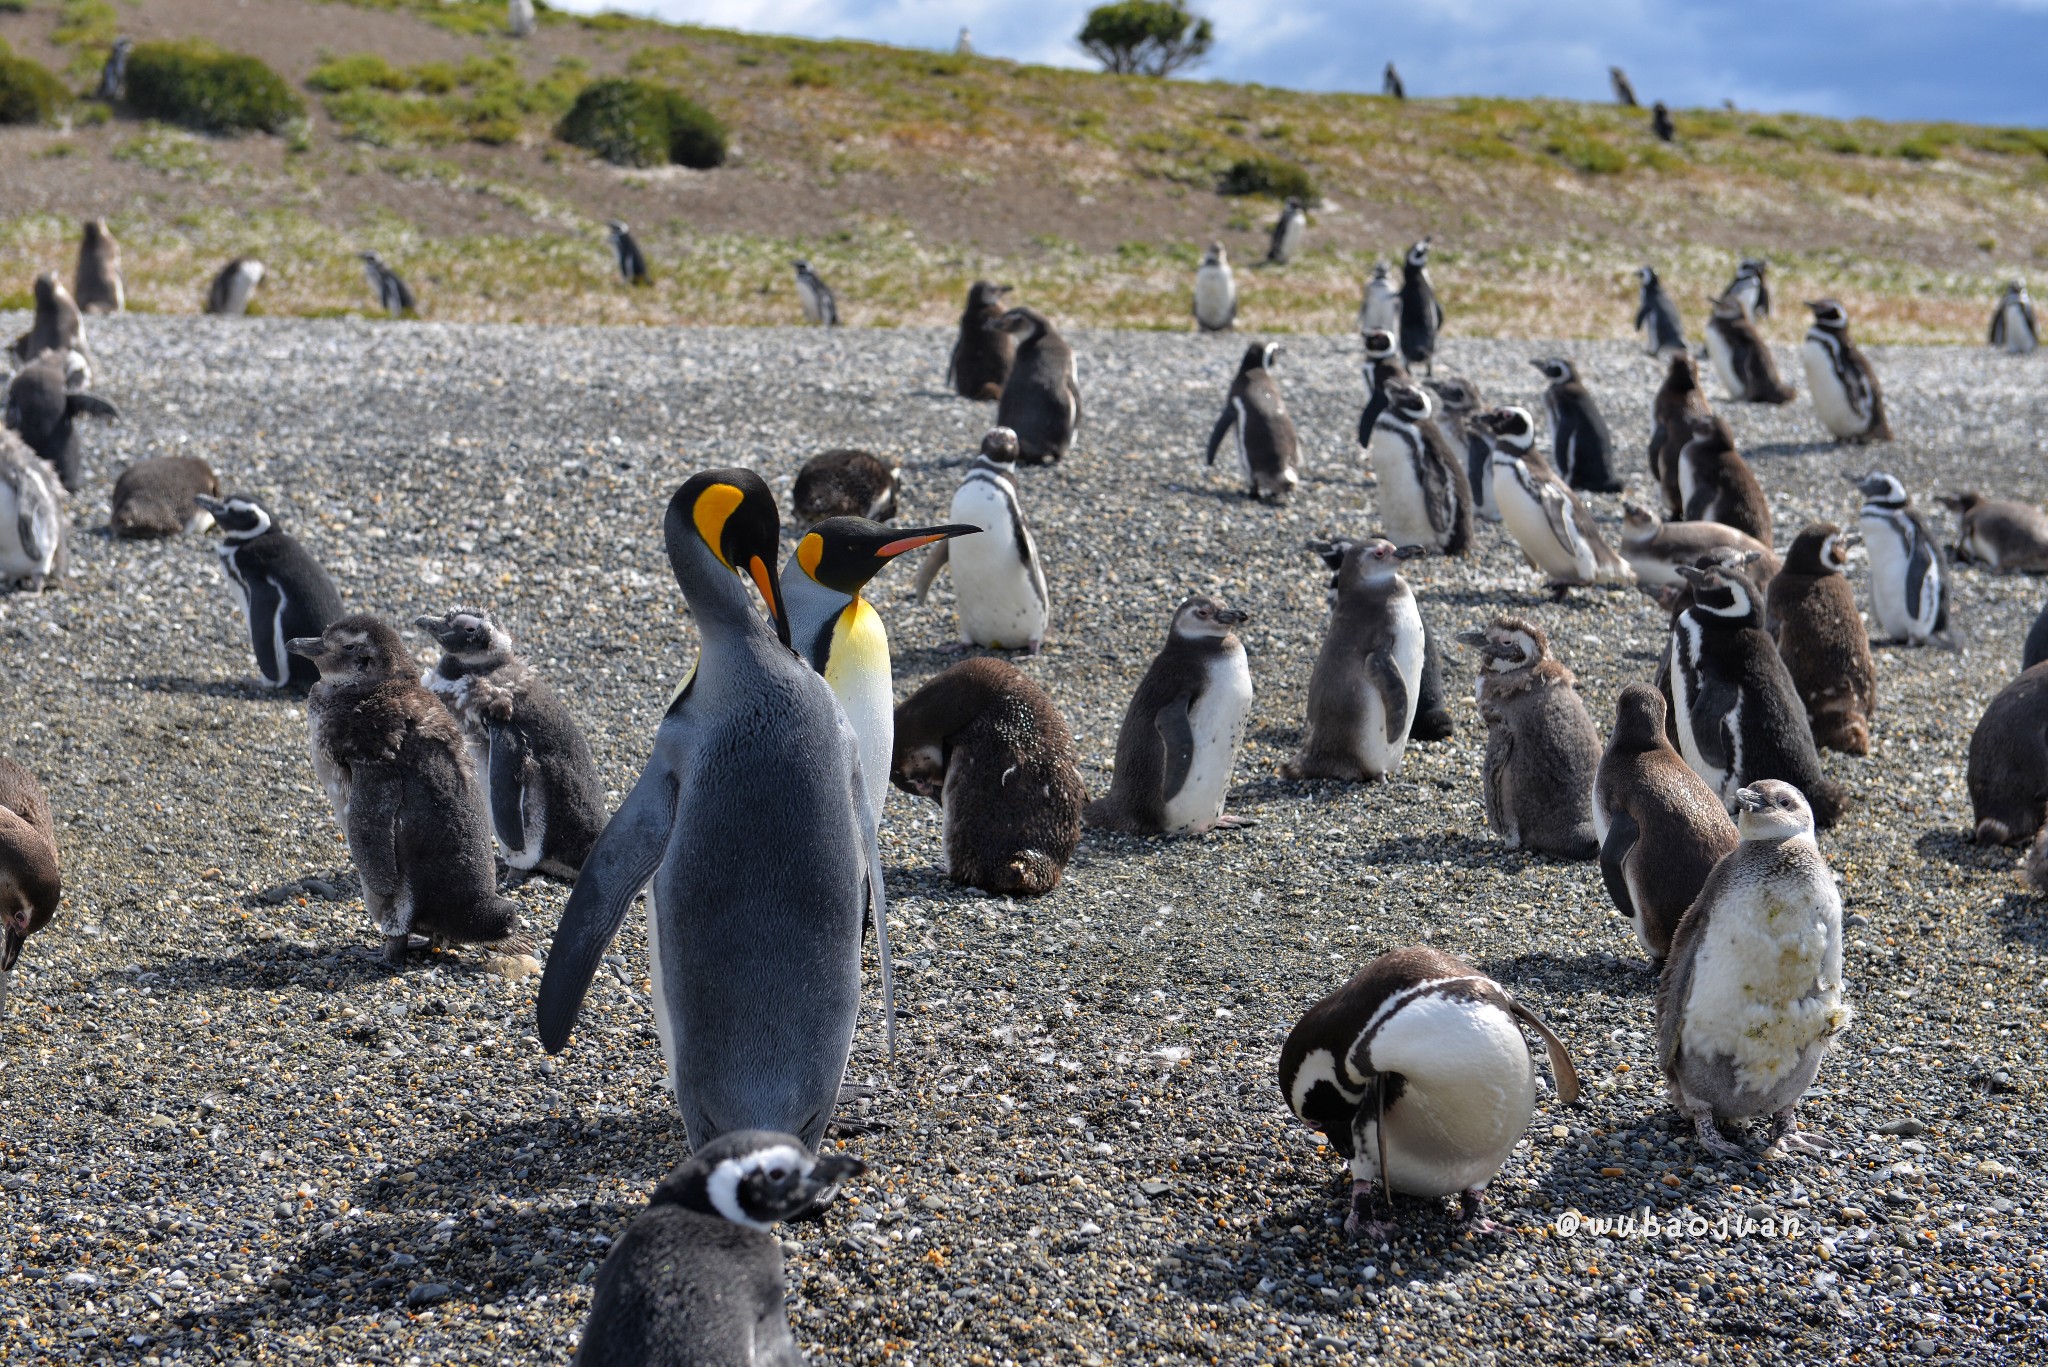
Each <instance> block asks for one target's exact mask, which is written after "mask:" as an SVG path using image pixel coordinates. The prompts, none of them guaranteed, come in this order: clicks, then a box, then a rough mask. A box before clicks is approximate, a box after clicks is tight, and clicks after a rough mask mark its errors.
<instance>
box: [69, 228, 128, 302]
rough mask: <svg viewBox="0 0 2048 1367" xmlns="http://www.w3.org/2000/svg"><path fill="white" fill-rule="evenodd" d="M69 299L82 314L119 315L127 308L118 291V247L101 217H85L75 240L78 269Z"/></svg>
mask: <svg viewBox="0 0 2048 1367" xmlns="http://www.w3.org/2000/svg"><path fill="white" fill-rule="evenodd" d="M71 297H72V298H73V299H76V300H77V301H78V307H79V309H80V311H82V312H85V313H119V312H121V310H122V309H123V308H124V307H126V305H127V296H126V295H125V294H124V293H123V291H122V289H121V244H120V243H118V242H116V241H114V234H113V232H112V231H111V230H110V229H109V228H108V227H107V221H106V220H105V219H104V218H89V219H87V220H86V221H85V228H84V231H83V232H81V233H80V235H79V239H78V269H77V271H76V272H75V273H74V274H73V276H72V278H71Z"/></svg>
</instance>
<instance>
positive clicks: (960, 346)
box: [946, 280, 1017, 401]
mask: <svg viewBox="0 0 2048 1367" xmlns="http://www.w3.org/2000/svg"><path fill="white" fill-rule="evenodd" d="M1009 292H1010V287H1009V286H1008V285H997V284H993V283H991V282H990V281H987V280H977V281H975V282H974V283H973V284H972V285H971V286H969V287H968V290H967V305H966V307H965V308H963V309H962V310H961V311H960V335H959V336H958V337H956V338H954V339H953V354H952V355H951V356H949V357H947V358H946V383H947V384H950V385H952V386H953V392H954V393H955V394H958V395H959V396H960V397H961V398H963V399H980V400H984V401H987V400H992V399H1000V398H1001V397H1003V382H1004V381H1005V380H1008V379H1009V378H1010V365H1011V363H1012V362H1013V361H1015V360H1016V358H1017V345H1016V343H1015V342H1012V341H1011V340H1010V334H1009V333H1007V332H999V331H997V330H996V329H995V328H994V327H992V326H990V325H991V324H992V323H994V322H995V320H996V319H998V318H1000V317H1002V316H1003V296H1004V295H1006V294H1008V293H1009Z"/></svg>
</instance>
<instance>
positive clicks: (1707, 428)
mask: <svg viewBox="0 0 2048 1367" xmlns="http://www.w3.org/2000/svg"><path fill="white" fill-rule="evenodd" d="M1688 430H1690V432H1691V433H1692V440H1690V441H1688V442H1687V443H1686V444H1685V447H1684V449H1683V450H1681V451H1680V452H1679V453H1678V490H1679V493H1680V494H1681V495H1682V496H1683V497H1684V499H1685V516H1686V518H1687V519H1688V520H1689V521H1693V522H1718V523H1720V524H1721V525H1722V526H1724V527H1733V528H1735V530H1737V531H1739V532H1747V533H1748V534H1749V535H1751V536H1753V537H1755V538H1756V539H1757V540H1758V541H1760V542H1762V543H1763V544H1764V545H1765V546H1766V547H1768V546H1770V545H1771V544H1772V542H1771V505H1770V502H1769V501H1768V500H1767V499H1765V498H1764V489H1763V486H1762V485H1761V484H1758V483H1757V482H1756V472H1755V471H1754V470H1751V469H1750V468H1749V462H1748V461H1746V460H1744V459H1743V458H1742V453H1741V452H1739V451H1737V450H1736V449H1735V433H1734V431H1733V430H1732V429H1730V428H1729V426H1728V420H1727V419H1726V418H1723V417H1721V416H1720V415H1718V414H1712V413H1710V414H1707V415H1706V416H1704V417H1694V418H1693V419H1692V421H1691V425H1690V428H1689V429H1688Z"/></svg>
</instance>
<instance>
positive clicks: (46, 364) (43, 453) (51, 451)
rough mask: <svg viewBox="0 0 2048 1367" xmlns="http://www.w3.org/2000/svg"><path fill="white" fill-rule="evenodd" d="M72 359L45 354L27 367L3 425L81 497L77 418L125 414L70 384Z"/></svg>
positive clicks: (12, 387)
mask: <svg viewBox="0 0 2048 1367" xmlns="http://www.w3.org/2000/svg"><path fill="white" fill-rule="evenodd" d="M68 360H69V358H68V356H67V355H66V353H64V352H61V351H46V352H44V353H43V354H42V355H40V356H38V357H36V359H34V360H33V361H30V362H29V363H28V364H27V365H25V366H23V367H22V368H21V370H20V371H19V372H18V373H17V374H16V375H15V377H14V378H13V379H12V380H11V381H9V382H8V385H7V404H6V407H5V409H4V411H0V424H4V425H5V426H6V427H8V428H10V429H12V430H13V431H14V432H15V434H16V435H18V436H19V437H20V438H21V439H22V441H23V442H25V443H26V444H27V446H28V449H29V450H31V451H33V452H35V453H36V455H38V456H40V457H41V458H42V459H44V460H46V461H48V462H49V463H50V468H51V469H53V470H55V471H56V472H57V478H58V479H59V480H60V481H61V482H62V483H63V485H64V487H65V488H66V489H67V490H69V491H71V492H72V493H76V492H78V490H79V488H80V487H81V486H82V485H84V483H85V447H84V443H83V442H81V441H80V440H79V436H78V419H80V418H82V417H94V418H118V417H120V416H121V412H120V410H119V409H117V408H115V407H114V405H112V404H110V403H108V402H107V401H106V400H105V399H102V398H101V397H99V396H98V395H97V394H88V393H86V392H85V391H84V390H82V389H79V388H76V387H74V386H70V385H68V384H67V376H66V373H65V366H66V364H67V363H68Z"/></svg>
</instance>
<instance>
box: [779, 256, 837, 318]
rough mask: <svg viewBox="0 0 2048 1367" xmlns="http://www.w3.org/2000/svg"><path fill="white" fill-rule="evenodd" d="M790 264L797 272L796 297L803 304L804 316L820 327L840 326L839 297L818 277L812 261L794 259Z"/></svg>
mask: <svg viewBox="0 0 2048 1367" xmlns="http://www.w3.org/2000/svg"><path fill="white" fill-rule="evenodd" d="M789 265H790V269H791V270H793V271H795V272H796V298H797V302H798V303H799V304H802V305H803V308H804V317H805V318H807V319H809V320H810V321H811V322H813V323H815V324H817V325H818V326H819V327H825V328H836V327H838V326H839V299H838V296H836V295H834V294H833V293H832V287H831V286H830V285H827V284H826V283H825V282H824V281H823V280H821V279H820V278H819V277H818V273H817V272H816V271H814V270H812V269H811V263H810V262H808V261H792V262H790V263H789Z"/></svg>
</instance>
